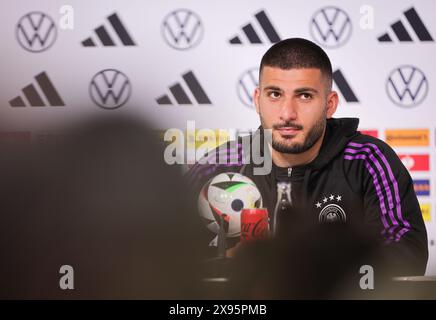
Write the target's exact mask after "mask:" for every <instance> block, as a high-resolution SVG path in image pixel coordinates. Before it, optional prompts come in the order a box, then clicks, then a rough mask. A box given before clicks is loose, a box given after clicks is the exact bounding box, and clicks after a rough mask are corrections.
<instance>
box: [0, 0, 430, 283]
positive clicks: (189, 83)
mask: <svg viewBox="0 0 436 320" xmlns="http://www.w3.org/2000/svg"><path fill="white" fill-rule="evenodd" d="M66 5H67V6H66ZM435 12H436V2H433V1H426V0H413V1H412V0H409V1H406V0H395V1H394V0H392V1H383V2H381V1H334V2H328V3H326V2H324V1H318V0H306V1H286V2H285V1H279V0H269V1H265V0H250V1H229V0H221V1H201V0H191V1H190V0H179V1H175V0H174V1H168V0H165V1H155V2H151V1H145V0H144V1H140V0H129V1H126V0H124V1H121V0H117V1H114V0H93V1H78V0H71V1H68V2H66V1H65V0H60V1H57V0H45V1H44V0H39V1H31V0H27V1H26V0H19V1H18V0H15V1H9V0H4V1H1V3H0V17H1V19H0V28H1V30H2V33H1V40H2V46H1V56H0V74H1V77H2V80H1V91H0V101H1V102H0V106H1V108H0V125H1V127H0V130H1V132H0V138H2V139H15V138H16V137H23V136H24V137H25V138H26V137H28V138H30V139H32V140H34V141H35V140H38V137H40V136H41V135H42V134H47V132H50V130H53V129H54V128H57V127H58V126H59V125H62V124H65V123H68V122H71V121H73V120H79V121H80V119H82V118H85V117H88V116H90V115H99V116H102V117H103V116H105V114H108V113H109V114H112V115H113V114H114V113H123V114H131V115H135V116H138V117H141V118H143V119H147V120H149V121H151V122H152V123H153V124H154V125H155V127H156V129H159V130H165V129H167V128H172V127H176V128H181V129H184V128H185V127H186V121H188V120H195V121H196V127H197V128H198V129H199V128H206V127H207V128H223V129H230V128H234V129H251V128H256V127H257V126H258V123H259V120H258V116H257V114H256V112H255V111H254V109H253V108H252V107H251V106H250V97H249V95H248V96H247V92H252V90H253V87H254V85H255V84H256V81H257V79H256V77H255V76H256V72H257V67H258V64H259V62H260V58H261V56H262V55H263V53H264V52H265V51H266V50H267V49H268V48H269V47H270V46H271V45H272V43H274V42H275V41H276V40H277V39H278V38H279V39H284V38H288V37H303V38H307V39H310V40H313V41H316V42H318V43H319V44H320V45H321V46H322V47H324V49H325V50H326V51H327V53H328V55H329V56H330V58H331V60H332V63H333V67H334V70H335V71H336V74H335V89H336V90H338V91H339V92H340V97H341V103H340V107H339V109H338V111H337V114H336V116H337V117H342V116H344V117H359V118H360V121H361V122H360V123H361V128H362V129H365V130H376V133H377V135H378V137H379V138H381V139H385V140H386V141H388V142H389V143H391V145H392V146H393V147H394V148H395V150H396V151H397V152H398V153H399V154H401V155H404V156H406V160H405V161H404V162H405V163H406V164H407V165H408V166H409V168H410V170H411V174H412V177H413V178H414V179H416V180H420V181H417V190H418V189H419V194H418V196H419V201H420V203H421V204H422V206H423V209H424V211H425V216H424V217H425V220H426V225H427V228H428V232H429V248H430V261H429V265H428V268H427V274H433V275H436V246H435V244H434V242H435V240H436V226H435V222H434V219H435V218H434V211H435V210H436V207H435V206H436V205H435V204H436V201H435V198H434V195H435V193H436V189H435V187H434V185H435V183H436V172H435V170H436V168H435V167H434V166H435V157H436V154H435V127H436V125H435V123H436V121H435V120H436V109H435V106H434V104H435V101H436V96H435V92H434V91H435V90H432V87H431V85H432V84H433V83H434V81H436V80H435V79H436V69H435V68H434V67H432V59H431V58H432V57H435V56H436V45H435V42H434V39H435V38H434V37H436V21H435V19H434V18H435ZM109 17H111V18H109ZM323 37H324V38H323ZM382 40H384V41H382ZM387 40H390V41H387ZM106 69H114V70H117V71H119V72H121V73H119V74H118V75H117V77H116V78H114V75H115V74H116V73H115V72H114V71H109V72H105V73H104V76H106V82H105V78H104V76H102V75H101V74H100V75H97V76H96V77H95V78H94V82H92V79H93V77H94V76H95V75H96V74H98V73H99V72H100V71H102V70H106ZM247 72H248V73H247ZM41 74H42V76H41V77H37V75H41ZM44 75H46V76H47V77H48V79H49V80H46V81H45V82H44V80H43V79H42V78H43V77H44ZM253 76H254V77H253ZM341 76H342V77H343V79H341ZM35 77H37V78H35ZM37 79H39V82H38V80H37ZM41 79H42V80H41ZM389 79H391V81H389ZM112 80H114V81H113V83H112V82H111V81H112ZM47 81H48V84H47ZM344 81H345V82H346V84H344V83H343V82H344ZM50 84H52V85H53V88H50ZM108 84H109V85H113V87H112V92H111V90H109V89H108ZM347 86H348V87H347ZM170 88H171V89H170ZM200 88H201V89H200ZM99 90H100V94H101V95H100V96H99V93H98V91H99ZM108 90H109V91H108ZM108 92H109V95H108V96H107V97H106V98H107V99H106V100H105V99H104V98H105V94H107V93H108ZM111 94H112V95H111ZM56 95H58V96H59V97H60V99H56ZM114 95H115V96H116V99H113V97H114ZM118 95H119V97H118ZM59 104H61V105H59ZM32 105H33V106H32ZM42 105H44V106H42ZM405 129H413V130H415V129H421V131H419V132H416V131H404V130H405ZM387 130H400V131H399V132H393V133H392V134H393V136H394V138H395V139H394V140H391V139H388V138H389V137H388V133H389V131H387ZM422 130H424V131H422ZM421 180H422V181H421ZM418 186H419V187H418Z"/></svg>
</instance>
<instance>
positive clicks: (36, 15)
mask: <svg viewBox="0 0 436 320" xmlns="http://www.w3.org/2000/svg"><path fill="white" fill-rule="evenodd" d="M15 34H16V37H17V41H18V43H19V44H20V45H21V46H22V47H23V48H24V49H25V50H27V51H30V52H42V51H45V50H47V49H48V48H50V47H51V46H52V45H53V44H54V43H55V41H56V37H57V29H56V25H55V23H54V21H53V19H52V18H50V17H49V16H48V15H46V14H45V13H43V12H39V11H33V12H29V13H28V14H25V15H24V16H22V17H21V18H20V20H19V21H18V23H17V26H16V29H15Z"/></svg>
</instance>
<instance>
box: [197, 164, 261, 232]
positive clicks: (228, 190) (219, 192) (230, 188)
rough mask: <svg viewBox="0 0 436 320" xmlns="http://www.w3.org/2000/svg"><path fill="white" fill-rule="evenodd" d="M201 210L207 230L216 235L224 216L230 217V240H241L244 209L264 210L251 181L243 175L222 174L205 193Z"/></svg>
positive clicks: (208, 184)
mask: <svg viewBox="0 0 436 320" xmlns="http://www.w3.org/2000/svg"><path fill="white" fill-rule="evenodd" d="M198 208H199V211H200V216H201V217H202V218H203V220H204V221H205V223H206V226H207V228H208V229H209V230H210V231H212V232H214V233H216V234H217V233H218V231H219V223H218V221H219V219H220V216H221V215H222V214H225V215H227V217H228V219H229V220H228V221H229V229H228V232H227V237H229V238H230V237H237V236H239V235H240V233H241V211H242V209H254V208H262V196H261V194H260V192H259V190H258V189H257V187H256V185H255V184H254V182H253V181H252V180H251V179H249V178H247V177H245V176H243V175H241V174H239V173H233V172H232V173H221V174H219V175H217V176H215V177H214V178H212V179H211V180H209V181H208V182H207V183H206V184H205V185H204V186H203V188H202V189H201V191H200V195H199V197H198Z"/></svg>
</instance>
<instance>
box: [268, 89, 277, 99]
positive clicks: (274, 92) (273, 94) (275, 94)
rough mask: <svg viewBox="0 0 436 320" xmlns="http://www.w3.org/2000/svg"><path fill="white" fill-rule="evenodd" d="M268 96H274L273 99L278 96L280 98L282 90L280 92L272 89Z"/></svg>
mask: <svg viewBox="0 0 436 320" xmlns="http://www.w3.org/2000/svg"><path fill="white" fill-rule="evenodd" d="M268 96H269V97H270V98H273V99H278V98H280V92H278V91H271V92H269V93H268Z"/></svg>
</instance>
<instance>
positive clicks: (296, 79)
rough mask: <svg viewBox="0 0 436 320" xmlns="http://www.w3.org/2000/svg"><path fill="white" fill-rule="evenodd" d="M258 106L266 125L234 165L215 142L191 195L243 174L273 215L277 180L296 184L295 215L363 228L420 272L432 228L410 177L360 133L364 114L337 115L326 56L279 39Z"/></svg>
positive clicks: (235, 148) (231, 154)
mask: <svg viewBox="0 0 436 320" xmlns="http://www.w3.org/2000/svg"><path fill="white" fill-rule="evenodd" d="M254 102H255V105H256V110H257V112H258V113H259V116H260V120H261V126H260V127H259V129H258V130H257V131H256V132H255V133H254V134H253V135H252V136H249V137H245V138H244V139H249V143H246V140H244V139H240V140H239V141H238V142H236V143H232V144H230V143H229V144H228V150H227V152H225V153H226V154H227V159H229V163H224V164H223V163H222V154H223V152H222V148H219V150H217V151H216V152H214V153H212V154H209V155H208V157H209V159H214V161H211V163H208V164H204V163H203V164H200V163H198V164H196V165H195V166H194V167H193V168H191V170H190V171H189V173H188V178H189V179H190V181H191V185H192V186H193V188H194V190H195V192H199V190H200V188H201V187H202V186H203V185H204V184H205V183H206V182H207V181H209V180H210V179H211V178H213V177H214V176H216V175H217V174H219V173H223V172H229V173H230V172H238V173H241V174H243V175H245V176H247V177H249V178H250V179H252V180H253V181H254V183H255V184H256V186H257V188H258V189H259V191H260V193H261V195H262V199H263V206H264V207H266V208H267V209H268V212H269V215H270V218H271V215H272V214H273V212H274V207H275V204H276V202H277V182H279V181H286V182H290V183H291V186H292V189H291V190H292V192H291V198H292V203H293V208H294V210H293V211H295V212H296V213H294V215H295V217H297V216H298V214H297V212H298V213H300V214H301V215H303V216H304V217H305V220H306V221H311V222H315V223H326V222H343V223H347V224H351V225H357V226H364V227H365V228H367V229H368V230H369V231H368V232H370V233H374V234H375V235H376V236H377V237H378V238H379V239H380V240H381V241H382V242H383V243H384V246H385V248H388V249H389V250H387V252H388V253H387V255H389V259H390V260H391V263H393V264H396V265H399V266H400V267H399V270H401V272H400V273H413V274H423V273H424V272H425V268H426V264H427V259H428V248H427V234H426V229H425V225H424V222H423V219H422V214H421V210H420V207H419V203H418V200H417V197H416V194H415V192H414V188H413V183H412V179H411V177H410V175H409V173H408V171H407V169H406V168H405V167H404V166H403V164H402V163H401V161H400V159H399V158H398V156H397V155H396V154H395V152H394V151H393V150H392V149H391V148H390V147H389V146H388V145H387V144H386V143H384V142H383V141H381V140H378V139H376V138H373V137H370V136H367V135H363V134H360V133H359V132H358V131H357V128H358V123H359V120H358V119H354V118H338V119H335V118H333V114H334V113H335V111H336V108H337V106H338V95H337V93H336V92H335V91H333V90H332V67H331V63H330V60H329V58H328V56H327V54H326V53H325V52H324V51H323V50H322V49H321V48H320V47H318V46H317V45H315V44H314V43H312V42H310V41H308V40H304V39H298V38H293V39H287V40H284V41H281V42H279V43H277V44H275V45H273V46H272V47H271V48H270V49H269V50H268V51H267V52H266V53H265V55H264V56H263V58H262V61H261V64H260V75H259V87H258V88H257V89H256V90H255V92H254ZM268 137H270V138H271V139H268ZM257 138H259V139H257ZM255 141H261V143H260V146H258V145H259V143H254V142H255ZM247 146H249V148H250V150H248V149H247ZM255 151H259V152H260V154H261V155H262V157H263V159H264V161H266V162H267V161H268V159H269V160H270V161H271V170H267V171H266V172H265V173H266V174H258V172H259V171H257V173H256V171H255V169H256V168H259V165H258V164H256V163H253V161H250V157H251V156H252V155H253V153H255ZM251 158H252V157H251ZM231 159H233V160H234V159H236V160H237V161H233V160H231ZM219 160H221V161H219ZM215 162H218V164H217V163H215ZM263 167H264V168H268V166H265V164H263ZM291 220H292V219H291ZM295 221H297V220H294V224H295ZM236 241H238V239H235V241H234V242H236ZM390 256H392V258H391V257H390ZM403 265H404V268H402V267H401V266H403Z"/></svg>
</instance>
